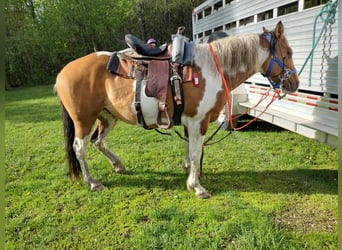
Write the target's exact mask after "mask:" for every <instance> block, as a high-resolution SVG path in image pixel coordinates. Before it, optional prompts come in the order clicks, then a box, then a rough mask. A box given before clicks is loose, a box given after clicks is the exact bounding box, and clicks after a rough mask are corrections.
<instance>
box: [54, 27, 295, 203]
mask: <svg viewBox="0 0 342 250" xmlns="http://www.w3.org/2000/svg"><path fill="white" fill-rule="evenodd" d="M210 46H211V48H210ZM211 50H212V51H211ZM213 53H214V54H215V55H216V57H217V59H218V63H219V65H220V66H219V67H221V68H222V72H223V74H222V75H220V74H219V73H218V68H217V67H218V65H217V63H215V60H214V59H213ZM110 55H111V53H110V52H95V53H91V54H89V55H86V56H84V57H81V58H79V59H76V60H74V61H72V62H70V63H69V64H67V65H66V66H65V67H64V68H63V69H62V70H61V72H60V73H59V74H58V76H57V80H56V84H55V90H56V91H57V94H58V97H59V100H60V104H61V107H62V115H63V122H64V134H65V139H66V151H67V159H68V163H69V170H70V174H71V176H72V177H75V178H76V179H77V178H80V176H81V175H82V177H83V181H84V182H86V183H88V184H89V185H90V187H91V190H102V189H103V185H102V184H101V183H100V182H99V181H97V180H95V179H94V178H93V177H92V175H91V174H90V172H89V169H88V165H87V162H86V159H85V157H86V152H87V146H88V145H89V143H90V142H91V143H92V144H93V145H94V146H95V147H96V148H97V149H98V150H99V151H100V152H102V153H103V154H104V155H105V156H106V157H107V158H108V159H109V161H110V162H111V163H112V165H113V167H114V170H115V171H116V172H118V173H124V172H125V167H124V165H123V164H122V163H121V161H120V159H119V157H118V156H116V155H115V154H114V153H113V152H112V151H110V150H109V149H108V148H107V147H106V145H105V143H104V138H105V137H106V135H107V134H108V133H109V132H110V131H111V130H112V128H113V127H114V125H115V123H116V122H117V121H118V120H121V121H124V122H126V123H129V124H132V125H137V124H138V122H137V112H136V109H135V107H134V101H135V84H136V81H135V80H134V79H127V78H123V77H121V76H118V75H114V74H111V73H109V72H108V71H107V70H106V64H107V62H108V59H109V57H110ZM291 57H292V50H291V48H290V46H289V44H288V42H287V40H286V38H285V35H284V26H283V24H282V23H281V22H279V23H278V24H277V25H276V27H275V29H274V30H273V31H268V30H266V29H265V28H263V33H261V34H248V35H240V36H229V37H226V38H222V39H219V40H216V41H213V42H212V43H209V44H197V45H196V47H195V49H194V66H193V67H192V68H193V69H192V70H193V72H195V73H194V74H196V75H197V76H198V80H199V84H198V85H196V86H195V84H193V83H192V82H191V81H190V82H184V83H183V88H184V89H183V91H184V110H183V113H182V116H181V123H182V125H183V126H184V128H185V131H186V132H187V133H186V134H187V136H188V142H186V143H185V144H186V145H185V148H186V150H185V151H186V155H185V162H184V167H185V168H186V169H187V170H188V172H189V175H188V178H187V181H186V185H187V188H188V189H189V190H191V191H195V194H196V196H197V197H200V198H209V197H210V196H211V195H210V193H209V192H208V191H207V190H206V189H205V188H204V187H203V186H201V184H200V182H199V165H200V158H201V154H202V145H203V141H204V137H205V134H206V132H207V129H208V126H209V123H210V122H213V121H215V120H216V119H217V117H218V115H219V113H220V111H221V110H222V108H223V107H224V105H225V103H226V101H227V99H226V94H225V91H224V86H223V81H222V80H223V79H222V78H221V77H223V76H224V78H225V80H226V82H227V83H228V86H229V88H230V90H233V89H234V88H236V87H237V86H238V85H240V84H242V83H243V82H244V81H245V80H246V79H248V78H249V77H250V76H252V75H253V74H254V73H256V72H261V73H262V74H264V75H265V76H266V77H267V78H268V79H269V80H270V82H271V83H274V84H276V85H278V87H279V88H281V89H282V91H283V92H285V93H290V92H294V91H296V90H297V88H298V85H299V80H298V75H297V73H296V70H295V67H294V65H293V61H292V58H291ZM144 87H145V86H143V87H142V91H141V109H142V112H143V115H144V119H145V122H146V124H147V125H148V126H149V127H155V125H156V123H157V122H156V121H157V116H158V101H157V99H155V98H152V97H147V96H146V94H145V91H143V90H144ZM169 92H170V91H169ZM169 92H168V99H167V105H168V107H169V108H170V112H171V113H172V112H173V102H172V97H171V94H170V93H169ZM95 123H96V124H97V125H96V128H95V129H93V126H94V124H95Z"/></svg>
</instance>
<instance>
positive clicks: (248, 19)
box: [240, 16, 254, 26]
mask: <svg viewBox="0 0 342 250" xmlns="http://www.w3.org/2000/svg"><path fill="white" fill-rule="evenodd" d="M253 22H254V16H250V17H246V18H244V19H241V20H240V26H242V25H247V24H249V23H253Z"/></svg>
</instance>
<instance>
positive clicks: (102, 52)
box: [96, 51, 113, 56]
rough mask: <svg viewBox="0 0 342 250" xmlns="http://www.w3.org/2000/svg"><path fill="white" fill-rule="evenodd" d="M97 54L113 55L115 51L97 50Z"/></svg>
mask: <svg viewBox="0 0 342 250" xmlns="http://www.w3.org/2000/svg"><path fill="white" fill-rule="evenodd" d="M96 55H97V56H111V55H113V52H109V51H97V52H96Z"/></svg>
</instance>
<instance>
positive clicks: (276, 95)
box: [209, 43, 280, 130]
mask: <svg viewBox="0 0 342 250" xmlns="http://www.w3.org/2000/svg"><path fill="white" fill-rule="evenodd" d="M209 48H210V52H211V54H212V56H213V58H214V61H215V64H216V67H217V70H218V72H219V73H220V76H221V78H222V81H223V86H224V90H225V93H226V97H227V104H228V113H229V124H230V127H231V129H232V130H241V129H243V128H245V127H247V126H248V125H249V124H251V123H252V122H254V121H255V120H256V119H258V118H259V117H260V116H261V115H262V114H264V113H265V112H266V110H267V109H268V107H269V106H270V105H271V104H272V103H273V102H274V101H275V100H276V99H277V98H279V97H280V90H279V89H277V90H274V94H273V96H272V100H271V101H270V103H269V104H267V105H266V107H265V109H264V110H263V111H262V112H260V114H259V115H257V116H256V117H254V118H253V119H252V120H250V121H249V122H247V123H246V124H244V125H242V126H241V127H238V128H234V125H233V116H232V114H231V110H232V109H231V102H230V89H229V87H228V84H227V81H226V79H225V78H224V75H223V72H222V68H221V65H220V62H219V60H218V58H217V56H216V53H215V51H214V49H213V46H212V45H211V44H210V43H209ZM268 94H269V91H267V92H265V93H264V94H262V96H261V98H260V100H259V101H258V103H257V104H256V105H255V106H254V107H252V108H249V110H251V109H253V108H255V107H256V106H258V105H259V104H260V103H261V102H262V101H264V100H265V99H266V98H267V96H268ZM246 113H247V112H246ZM246 113H244V114H246ZM240 116H241V115H240ZM240 116H239V117H240Z"/></svg>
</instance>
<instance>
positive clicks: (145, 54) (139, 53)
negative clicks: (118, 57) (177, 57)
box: [124, 34, 171, 60]
mask: <svg viewBox="0 0 342 250" xmlns="http://www.w3.org/2000/svg"><path fill="white" fill-rule="evenodd" d="M125 41H126V43H127V45H128V47H130V48H131V49H132V50H126V51H125V53H124V55H125V56H128V57H130V58H132V59H135V60H169V59H170V58H171V52H170V51H169V50H168V44H167V43H164V44H163V45H161V46H160V47H157V48H150V47H148V46H147V45H146V44H145V43H144V41H142V40H141V39H139V38H137V37H135V36H133V35H131V34H127V35H126V36H125Z"/></svg>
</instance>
